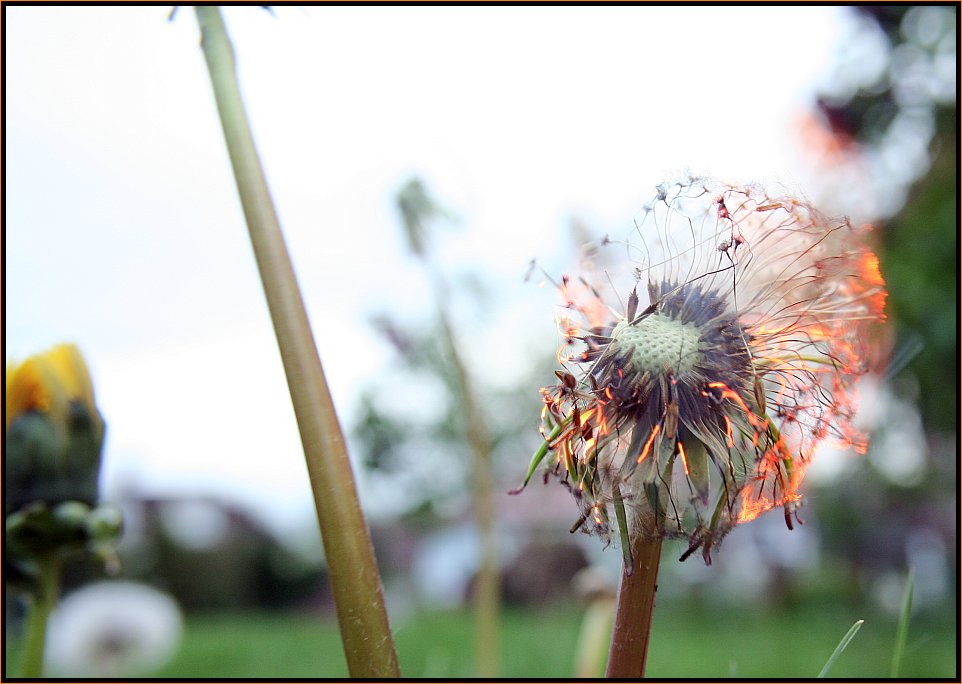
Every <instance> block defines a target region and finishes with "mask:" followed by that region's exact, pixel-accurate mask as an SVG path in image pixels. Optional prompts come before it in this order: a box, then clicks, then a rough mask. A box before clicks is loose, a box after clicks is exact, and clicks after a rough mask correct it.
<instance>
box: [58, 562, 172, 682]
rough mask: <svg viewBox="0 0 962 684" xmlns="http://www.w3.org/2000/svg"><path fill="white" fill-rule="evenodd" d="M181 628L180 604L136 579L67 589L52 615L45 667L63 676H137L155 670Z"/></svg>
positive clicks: (164, 660)
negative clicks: (67, 592) (134, 580)
mask: <svg viewBox="0 0 962 684" xmlns="http://www.w3.org/2000/svg"><path fill="white" fill-rule="evenodd" d="M182 632H183V618H182V617H181V612H180V609H179V608H178V606H177V603H176V602H175V601H174V600H173V599H172V598H171V597H170V596H168V595H167V594H164V593H162V592H160V591H158V590H156V589H153V588H151V587H148V586H146V585H143V584H137V583H134V582H122V581H108V582H98V583H95V584H90V585H87V586H85V587H84V588H82V589H78V590H77V591H74V592H73V593H71V594H68V595H67V596H66V597H65V598H64V599H63V601H61V602H60V604H59V605H58V606H57V608H56V610H55V611H54V613H53V615H52V616H51V618H50V625H49V627H48V633H47V642H48V648H47V653H46V658H47V663H46V664H47V671H48V672H49V673H50V674H51V675H54V676H62V677H134V676H145V675H150V674H152V673H154V672H156V671H157V670H158V669H159V668H160V667H162V666H163V665H165V664H166V663H167V662H168V661H169V660H170V659H171V658H172V657H173V656H174V654H175V653H176V651H177V648H178V646H179V645H180V640H181V635H182Z"/></svg>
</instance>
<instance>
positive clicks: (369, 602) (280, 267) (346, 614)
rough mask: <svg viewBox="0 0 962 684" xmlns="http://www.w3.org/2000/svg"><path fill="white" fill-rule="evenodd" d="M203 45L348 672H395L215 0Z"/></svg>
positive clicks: (205, 19) (204, 15) (358, 517)
mask: <svg viewBox="0 0 962 684" xmlns="http://www.w3.org/2000/svg"><path fill="white" fill-rule="evenodd" d="M195 9H196V12H197V21H198V24H199V25H200V30H201V47H202V49H203V52H204V57H205V59H206V61H207V67H208V69H209V71H210V77H211V84H212V86H213V90H214V98H215V100H216V102H217V110H218V112H219V113H220V120H221V125H222V127H223V129H224V137H225V139H226V142H227V149H228V152H229V153H230V159H231V165H232V166H233V169H234V177H235V180H236V182H237V189H238V192H239V194H240V199H241V204H242V205H243V209H244V216H245V217H246V219H247V227H248V229H249V232H250V238H251V243H252V245H253V248H254V255H255V257H256V259H257V266H258V269H259V270H260V275H261V281H262V283H263V286H264V293H265V295H266V297H267V303H268V307H269V308H270V312H271V318H272V320H273V323H274V332H275V334H276V335H277V344H278V347H280V352H281V359H282V361H283V364H284V371H285V374H286V375H287V384H288V387H289V389H290V393H291V401H292V403H293V404H294V412H295V414H296V417H297V425H298V429H299V431H300V433H301V442H302V444H303V446H304V456H305V458H306V460H307V469H308V473H309V475H310V481H311V488H312V490H313V492H314V503H315V507H316V509H317V518H318V522H319V524H320V528H321V538H322V541H323V544H324V555H325V558H326V559H327V564H328V572H329V577H330V582H331V589H332V592H333V594H334V601H335V605H336V608H337V617H338V623H339V625H340V631H341V641H342V643H343V645H344V653H345V657H346V659H347V666H348V671H349V673H350V675H351V676H352V677H362V678H366V677H398V676H400V673H399V670H398V664H397V654H396V652H395V649H394V638H393V637H392V635H391V630H390V627H389V625H388V618H387V611H386V609H385V607H384V597H383V590H382V587H381V578H380V575H378V571H377V565H376V563H375V561H374V550H373V547H372V545H371V536H370V532H369V530H368V528H367V524H366V522H365V520H364V515H363V513H362V512H361V507H360V504H359V502H358V498H357V490H356V488H355V485H354V475H353V473H352V471H351V463H350V460H349V459H348V455H347V449H346V447H345V444H344V435H343V433H342V432H341V427H340V424H339V423H338V420H337V415H336V413H335V411H334V403H333V401H332V399H331V393H330V390H329V389H328V385H327V380H326V379H325V377H324V370H323V368H322V367H321V361H320V357H319V356H318V354H317V346H316V345H315V342H314V336H313V334H312V332H311V327H310V323H309V321H308V319H307V313H306V311H305V309H304V302H303V299H302V297H301V294H300V289H299V288H298V285H297V280H296V278H295V276H294V269H293V266H292V265H291V260H290V255H289V254H288V251H287V247H286V245H285V244H284V238H283V235H282V234H281V228H280V223H279V221H278V219H277V213H276V211H275V209H274V203H273V200H272V199H271V195H270V190H269V189H268V186H267V180H266V178H265V176H264V171H263V168H262V166H261V163H260V158H259V156H258V154H257V148H256V147H255V145H254V138H253V135H252V133H251V129H250V124H249V122H248V119H247V113H246V111H245V109H244V103H243V100H242V98H241V94H240V87H239V84H238V82H237V73H236V69H235V64H234V50H233V47H232V45H231V42H230V38H229V37H228V35H227V31H226V29H225V27H224V22H223V19H222V17H221V13H220V9H219V8H218V7H211V6H201V7H196V8H195Z"/></svg>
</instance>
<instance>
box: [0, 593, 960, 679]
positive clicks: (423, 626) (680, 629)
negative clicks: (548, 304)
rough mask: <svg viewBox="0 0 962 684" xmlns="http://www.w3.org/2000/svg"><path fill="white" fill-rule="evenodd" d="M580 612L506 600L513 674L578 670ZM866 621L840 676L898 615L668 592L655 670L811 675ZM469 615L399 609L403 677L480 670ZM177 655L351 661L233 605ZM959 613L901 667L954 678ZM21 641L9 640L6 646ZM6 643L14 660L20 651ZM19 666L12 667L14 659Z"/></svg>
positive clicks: (211, 663) (653, 655)
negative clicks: (676, 598)
mask: <svg viewBox="0 0 962 684" xmlns="http://www.w3.org/2000/svg"><path fill="white" fill-rule="evenodd" d="M581 616H582V611H581V609H580V608H579V607H578V606H576V605H571V606H558V607H553V608H546V609H539V610H521V609H517V608H514V609H510V608H509V609H507V610H505V614H504V624H503V631H502V635H501V647H502V653H503V664H504V672H503V674H502V676H504V677H508V678H528V677H544V678H550V679H556V678H566V677H570V674H571V671H572V664H573V660H574V651H575V642H576V639H577V636H578V630H579V628H580V625H581ZM859 618H863V619H865V625H864V626H863V627H862V629H861V630H860V631H859V633H858V635H857V636H856V637H855V639H854V640H853V641H852V642H851V643H850V644H849V645H848V648H846V649H845V652H844V653H843V654H842V655H841V657H840V658H839V659H838V661H837V662H836V663H835V664H834V665H833V666H832V672H831V676H832V677H833V678H835V677H838V678H843V679H851V678H871V679H883V678H886V677H887V676H888V670H889V667H890V665H891V662H892V651H893V648H894V646H895V636H896V632H897V627H898V625H897V622H898V619H897V616H886V615H880V614H878V613H876V612H874V611H870V610H862V609H858V608H853V607H851V606H850V605H844V604H837V603H830V602H809V603H806V604H804V605H800V606H798V607H797V608H792V609H785V610H775V609H770V610H751V609H750V608H749V607H743V608H740V609H738V610H736V609H728V610H721V609H710V610H706V609H703V608H698V607H696V606H694V605H688V604H680V603H678V602H669V601H664V602H662V603H660V604H659V605H658V606H657V607H656V609H655V617H654V624H653V626H652V640H651V648H650V652H649V659H648V676H649V677H651V678H656V679H657V678H669V677H670V678H718V677H738V678H750V677H760V678H768V679H771V678H795V677H797V678H806V679H811V678H814V677H815V675H816V674H818V672H819V670H820V669H821V667H822V666H823V665H824V664H825V661H826V660H827V659H828V658H829V656H830V655H831V654H832V651H833V649H834V648H835V646H836V645H837V644H838V641H839V639H841V637H842V636H843V635H844V634H845V630H846V629H848V628H849V626H851V624H852V622H853V621H854V620H856V619H859ZM473 624H474V623H473V620H472V617H471V615H470V614H469V613H468V612H467V611H455V612H425V613H417V614H413V615H411V616H410V617H408V618H407V619H401V618H395V619H394V622H393V627H394V633H395V641H396V644H397V648H398V656H399V658H400V665H401V673H402V675H403V676H404V677H412V678H413V677H418V678H420V677H424V678H432V677H437V678H461V677H471V676H472V673H473V662H474V661H473V654H472V645H471V644H472V641H471V638H472V633H473V632H472V630H473ZM186 628H187V632H186V635H185V638H184V641H183V645H182V647H181V650H180V652H179V654H178V656H177V658H176V659H175V660H174V661H173V662H172V663H170V664H169V665H168V666H167V667H165V668H164V669H163V670H161V671H160V672H157V673H156V674H155V675H154V676H155V677H158V678H162V679H175V678H185V679H206V678H227V679H244V678H254V679H276V678H296V679H306V678H318V677H324V678H340V677H346V676H347V667H346V665H345V663H344V655H343V653H342V651H341V644H340V640H339V639H338V635H337V626H336V622H335V621H334V618H333V616H332V617H325V618H320V619H319V618H315V617H312V616H310V615H303V614H302V615H290V614H262V613H231V614H211V615H196V616H190V617H188V619H187V627H186ZM956 639H957V629H956V624H955V621H954V613H950V612H949V611H945V613H944V615H942V616H935V615H931V614H926V613H918V614H916V615H913V616H912V623H911V626H910V628H909V634H908V640H907V641H906V645H905V653H904V654H903V658H902V665H901V668H900V673H899V674H900V676H901V677H905V678H926V679H931V678H956V677H958V672H957V671H956ZM10 646H14V645H12V644H9V643H8V647H10ZM14 651H15V649H14V648H8V652H7V662H8V663H9V664H11V665H13V664H15V663H16V662H18V661H17V660H16V654H15V652H14ZM14 666H15V665H14Z"/></svg>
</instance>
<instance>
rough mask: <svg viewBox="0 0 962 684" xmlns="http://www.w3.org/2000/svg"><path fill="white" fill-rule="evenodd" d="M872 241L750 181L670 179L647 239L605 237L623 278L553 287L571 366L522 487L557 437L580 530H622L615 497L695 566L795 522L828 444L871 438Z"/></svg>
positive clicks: (876, 283) (552, 393)
mask: <svg viewBox="0 0 962 684" xmlns="http://www.w3.org/2000/svg"><path fill="white" fill-rule="evenodd" d="M867 233H868V230H867V228H866V227H864V226H863V227H862V229H861V230H858V231H856V230H854V229H852V227H851V226H850V225H849V224H848V223H847V222H846V221H833V220H829V219H827V218H826V217H824V216H822V215H821V214H819V213H818V212H817V211H816V210H815V209H814V208H812V207H811V206H809V205H808V204H807V203H805V202H802V201H800V200H797V199H794V198H790V197H782V198H779V197H771V196H768V195H766V194H764V193H763V192H762V191H761V190H759V189H758V188H754V187H736V186H728V185H720V184H716V183H713V182H711V181H707V180H704V179H689V180H686V181H683V182H678V183H675V184H674V185H670V186H669V185H665V186H661V187H660V188H659V190H658V194H657V196H656V199H655V201H654V202H653V203H652V204H651V205H650V206H649V207H647V208H646V213H645V216H644V220H643V221H642V222H641V223H640V224H639V225H637V226H636V231H635V232H634V233H632V234H631V235H630V236H629V237H628V239H627V240H624V241H611V240H608V239H606V240H605V241H604V244H603V245H602V247H604V246H605V245H614V246H615V247H616V248H617V249H618V250H620V252H619V253H620V254H627V257H628V258H627V259H623V261H624V264H623V266H624V272H623V273H619V272H616V271H612V270H609V271H608V272H605V273H603V274H600V275H599V276H598V277H597V278H596V280H597V282H598V283H603V285H600V286H595V285H593V284H592V283H591V282H589V280H588V279H586V278H577V279H572V278H569V277H567V276H566V277H564V278H563V279H562V282H561V283H560V284H559V285H558V287H559V289H560V290H561V293H562V301H563V309H562V313H561V314H560V315H559V316H558V319H557V320H558V330H559V333H560V334H561V336H562V337H563V344H562V346H561V348H560V349H559V350H558V355H557V357H558V360H559V362H560V363H561V365H562V368H563V369H564V370H560V371H557V372H556V374H557V376H558V379H559V380H560V381H561V382H560V384H558V385H554V386H550V387H546V388H542V394H543V395H544V401H545V407H544V410H543V411H542V427H541V430H542V435H544V439H545V442H544V444H543V445H542V448H541V449H539V451H538V452H537V453H536V454H535V457H534V458H533V459H532V463H531V467H530V470H529V473H528V478H527V479H526V480H525V483H527V481H528V479H530V477H531V474H532V473H533V472H534V470H535V469H536V467H537V465H538V464H539V463H540V462H541V461H542V460H543V459H544V457H545V455H546V454H547V452H548V451H550V450H552V449H557V448H558V446H559V445H560V446H561V449H560V450H559V451H560V452H561V453H560V454H557V455H556V458H555V459H551V465H550V467H551V472H553V473H554V474H556V475H558V476H559V478H560V479H561V481H562V482H563V483H564V484H566V485H567V486H568V487H569V489H571V491H572V492H573V493H574V495H575V499H576V501H577V502H578V505H579V507H580V512H581V516H580V519H579V521H578V522H577V523H576V524H575V527H574V528H573V529H578V528H582V529H584V530H585V531H588V532H594V533H597V534H599V535H601V536H602V537H603V538H605V539H606V540H607V539H609V535H610V529H609V524H610V522H609V521H610V513H609V510H610V508H611V507H612V506H615V507H616V513H619V515H618V516H616V517H618V518H619V519H626V517H625V516H624V515H622V513H623V510H627V511H628V512H629V513H630V516H629V518H630V520H629V522H628V527H629V528H630V529H629V533H630V534H636V535H637V534H642V535H645V536H649V537H652V536H660V537H681V538H686V539H687V540H688V544H689V547H688V550H687V551H686V552H685V553H684V554H683V558H685V557H687V556H688V555H690V554H691V553H692V552H693V551H694V550H695V549H697V548H701V549H702V553H703V555H704V557H705V560H706V562H710V551H711V549H712V548H713V547H714V546H715V545H717V543H718V542H719V541H720V540H721V539H722V537H724V536H725V534H727V533H728V532H729V531H730V530H731V529H732V528H733V527H734V526H735V525H736V524H738V523H742V522H747V521H749V520H753V519H754V518H756V517H758V515H760V514H762V513H764V512H765V511H767V510H770V509H771V508H774V507H778V506H781V507H784V508H785V516H786V522H787V523H788V525H789V527H791V526H792V519H793V516H795V508H796V506H797V504H798V502H799V501H800V498H801V497H800V494H799V491H798V489H799V485H800V484H801V482H802V479H803V476H804V472H805V468H806V466H807V465H808V461H809V456H810V455H811V454H812V453H813V451H814V447H815V445H816V444H817V443H819V442H821V441H823V440H837V441H839V442H840V443H844V444H848V445H851V446H854V447H855V448H856V449H859V450H864V448H865V447H866V444H867V443H866V441H865V439H864V436H862V435H860V434H858V433H857V431H855V430H854V429H853V427H852V426H851V420H850V419H851V416H852V412H853V405H854V399H853V397H852V393H851V390H850V388H851V386H852V384H853V380H854V379H855V378H856V377H858V376H859V375H860V374H862V373H864V372H865V370H866V363H865V361H864V359H865V358H866V351H867V345H868V344H869V340H870V335H869V334H868V333H869V328H870V326H872V325H873V324H875V323H878V322H880V321H882V320H883V319H884V314H883V311H882V309H883V306H884V302H885V296H886V294H885V284H884V281H883V279H882V276H881V274H880V272H879V263H878V258H877V257H876V256H875V255H874V254H873V253H872V252H871V251H870V250H869V249H868V248H867V247H866V246H865V245H864V243H863V242H862V240H863V238H864V236H865V235H866V234H867ZM639 290H640V291H641V292H639ZM645 295H647V297H645ZM618 312H621V313H618ZM676 464H677V465H676ZM622 502H624V503H622ZM618 506H623V509H622V508H617V507H618ZM795 519H796V520H797V517H795Z"/></svg>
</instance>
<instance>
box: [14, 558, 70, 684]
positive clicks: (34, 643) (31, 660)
mask: <svg viewBox="0 0 962 684" xmlns="http://www.w3.org/2000/svg"><path fill="white" fill-rule="evenodd" d="M37 565H38V569H39V571H40V576H39V578H38V586H37V593H36V594H35V595H34V596H32V597H31V601H30V609H29V614H28V616H27V630H26V640H25V643H24V649H23V666H22V668H21V674H20V676H21V677H23V678H24V679H31V678H37V677H43V652H44V647H45V644H46V641H47V619H48V618H49V617H50V613H51V612H52V611H53V607H54V605H55V604H56V602H57V594H58V593H59V589H60V561H59V559H57V558H55V557H53V556H48V557H46V558H42V559H40V560H39V561H38V563H37Z"/></svg>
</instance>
